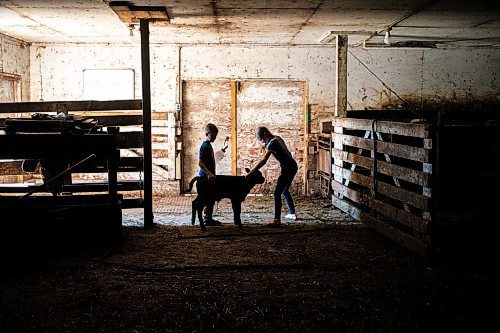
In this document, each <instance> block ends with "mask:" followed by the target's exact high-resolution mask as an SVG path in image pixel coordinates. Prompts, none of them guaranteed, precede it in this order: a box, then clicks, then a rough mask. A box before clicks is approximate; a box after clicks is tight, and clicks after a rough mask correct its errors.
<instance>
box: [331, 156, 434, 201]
mask: <svg viewBox="0 0 500 333" xmlns="http://www.w3.org/2000/svg"><path fill="white" fill-rule="evenodd" d="M333 172H334V174H336V175H339V176H340V177H342V178H343V179H346V180H348V181H352V182H353V183H356V184H358V185H361V186H364V187H366V188H370V187H371V186H372V179H371V178H370V177H367V176H363V175H361V174H359V173H356V172H352V171H351V170H348V169H343V168H339V167H337V166H333ZM377 193H381V194H383V195H385V196H387V197H389V198H392V199H395V200H399V201H401V202H402V203H406V204H408V205H411V206H413V207H415V208H418V209H422V210H429V209H430V200H429V198H427V197H425V196H423V195H421V194H418V193H415V192H412V191H408V190H405V189H403V188H401V187H397V186H394V185H391V184H388V183H386V182H383V181H379V180H378V181H377Z"/></svg>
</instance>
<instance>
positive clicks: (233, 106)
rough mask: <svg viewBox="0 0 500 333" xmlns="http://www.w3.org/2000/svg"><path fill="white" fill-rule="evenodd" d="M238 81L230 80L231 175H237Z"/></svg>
mask: <svg viewBox="0 0 500 333" xmlns="http://www.w3.org/2000/svg"><path fill="white" fill-rule="evenodd" d="M238 86H239V82H238V81H231V175H233V176H237V175H238V152H237V151H238V132H237V131H236V130H237V124H238V122H237V116H238V105H237V103H238V102H237V96H238Z"/></svg>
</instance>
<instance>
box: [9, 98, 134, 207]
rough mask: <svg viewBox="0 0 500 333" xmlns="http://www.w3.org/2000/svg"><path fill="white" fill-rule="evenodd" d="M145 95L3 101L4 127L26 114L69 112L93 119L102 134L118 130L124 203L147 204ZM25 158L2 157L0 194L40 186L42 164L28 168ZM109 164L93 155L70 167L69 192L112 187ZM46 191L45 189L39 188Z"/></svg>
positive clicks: (65, 188)
mask: <svg viewBox="0 0 500 333" xmlns="http://www.w3.org/2000/svg"><path fill="white" fill-rule="evenodd" d="M141 109H142V101H141V100H118V101H63V102H26V103H1V104H0V129H1V128H3V129H4V130H5V123H6V121H8V119H9V118H17V119H28V118H30V116H29V114H34V113H42V114H49V115H56V114H58V113H60V112H63V113H65V114H66V115H71V116H74V117H78V118H79V119H89V120H92V121H95V122H96V124H97V126H98V127H99V133H104V134H106V133H109V134H116V145H117V148H118V149H119V150H120V159H119V164H118V168H117V172H118V181H117V190H118V192H119V193H120V194H121V195H123V196H124V199H123V202H122V208H135V207H142V206H143V198H142V190H143V175H142V173H143V152H142V148H143V141H144V140H143V138H144V135H143V132H142V128H141V127H142V122H143V120H142V112H141V111H137V110H141ZM22 163H23V160H22V159H6V158H5V157H4V160H2V161H0V183H1V184H0V195H4V196H5V195H24V194H26V193H28V192H30V191H32V190H33V189H34V188H36V187H39V186H41V184H42V183H41V176H40V169H39V168H37V169H36V170H34V172H31V173H28V172H25V171H24V170H23V168H22ZM107 172H108V166H107V163H106V161H105V160H103V159H99V158H97V159H93V160H91V161H89V162H86V163H85V164H82V165H80V166H78V167H76V168H75V169H73V170H71V177H70V178H69V181H66V182H65V183H64V185H63V192H67V193H75V194H76V193H99V192H106V191H107V190H108V185H109V182H108V179H107V178H106V177H107ZM44 191H45V192H46V191H47V189H44V190H42V191H41V192H44Z"/></svg>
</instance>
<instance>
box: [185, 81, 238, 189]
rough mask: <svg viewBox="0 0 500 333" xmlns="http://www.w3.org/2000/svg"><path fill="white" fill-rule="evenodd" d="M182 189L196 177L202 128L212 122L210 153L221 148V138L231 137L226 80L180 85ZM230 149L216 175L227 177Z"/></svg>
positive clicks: (229, 165)
mask: <svg viewBox="0 0 500 333" xmlns="http://www.w3.org/2000/svg"><path fill="white" fill-rule="evenodd" d="M182 104H183V107H182V148H183V149H182V151H183V159H182V170H183V172H182V189H181V192H183V189H185V188H186V187H187V186H188V185H189V181H190V180H191V179H192V178H193V177H194V176H196V175H198V150H199V149H200V145H201V143H202V142H203V141H204V140H205V125H206V124H207V123H213V124H215V125H216V126H217V127H218V128H219V135H218V137H217V139H216V140H215V142H214V143H212V146H213V148H214V151H217V150H220V149H222V148H223V146H222V145H223V143H224V139H225V138H226V137H228V138H229V137H230V134H231V84H230V81H227V80H224V81H222V80H220V81H217V80H215V81H213V80H212V81H204V80H192V81H191V80H190V81H183V83H182ZM230 155H231V149H229V148H228V149H227V150H226V156H225V157H224V158H223V159H222V160H221V161H220V162H219V163H218V164H217V166H216V169H217V170H216V172H217V174H225V175H230V174H231V156H230Z"/></svg>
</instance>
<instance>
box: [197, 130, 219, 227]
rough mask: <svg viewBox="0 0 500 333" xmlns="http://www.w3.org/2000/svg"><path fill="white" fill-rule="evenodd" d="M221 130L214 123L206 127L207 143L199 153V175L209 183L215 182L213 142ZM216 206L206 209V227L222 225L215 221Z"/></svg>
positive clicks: (211, 205) (204, 142) (209, 206)
mask: <svg viewBox="0 0 500 333" xmlns="http://www.w3.org/2000/svg"><path fill="white" fill-rule="evenodd" d="M217 134H219V129H218V128H217V126H215V125H214V124H212V123H208V124H207V126H205V141H203V142H202V144H201V147H200V150H199V152H198V166H199V167H200V169H199V171H198V175H199V176H201V177H207V178H208V181H209V182H210V181H214V180H215V155H214V150H213V148H212V142H214V141H215V139H216V138H217ZM213 212H214V204H209V205H208V206H207V207H206V209H205V225H208V226H214V225H221V223H220V222H219V221H216V220H214V219H213V217H212V215H213Z"/></svg>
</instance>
